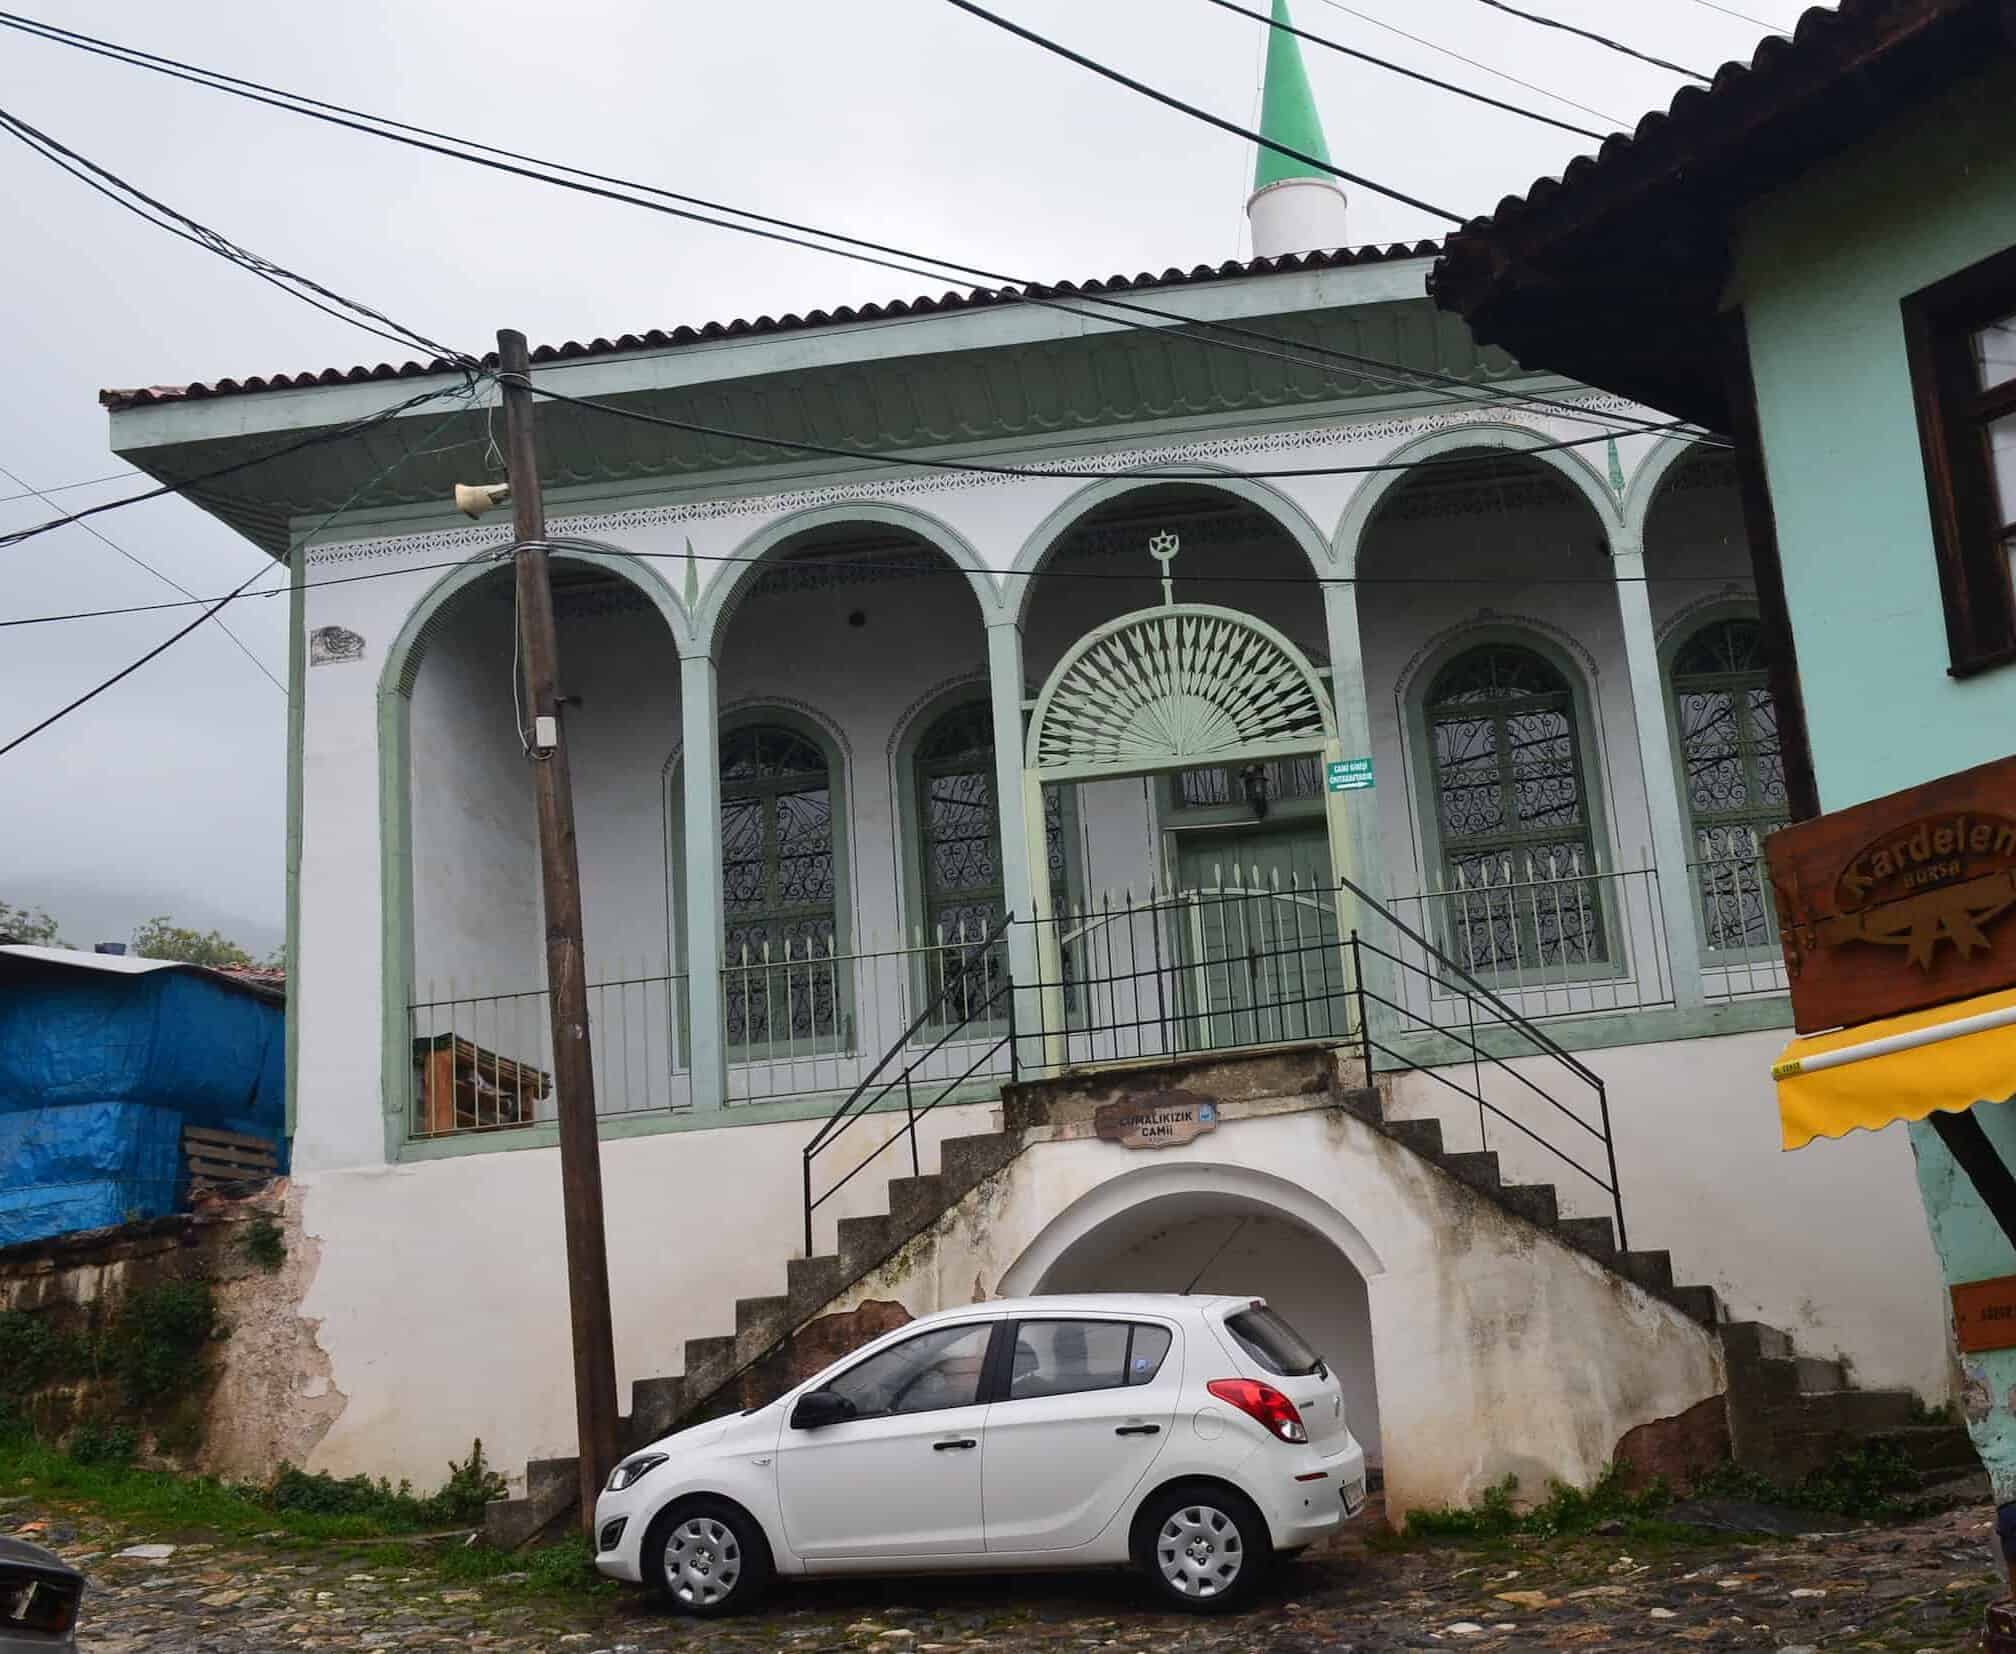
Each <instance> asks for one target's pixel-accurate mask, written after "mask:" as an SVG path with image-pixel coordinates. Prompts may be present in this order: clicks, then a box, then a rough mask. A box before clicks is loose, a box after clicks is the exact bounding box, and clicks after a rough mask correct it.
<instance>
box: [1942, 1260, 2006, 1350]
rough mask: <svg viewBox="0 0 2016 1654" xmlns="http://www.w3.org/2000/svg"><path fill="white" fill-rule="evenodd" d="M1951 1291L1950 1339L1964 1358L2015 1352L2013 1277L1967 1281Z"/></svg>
mask: <svg viewBox="0 0 2016 1654" xmlns="http://www.w3.org/2000/svg"><path fill="white" fill-rule="evenodd" d="M1952 1291H1953V1338H1954V1341H1955V1342H1956V1343H1957V1344H1958V1345H1959V1346H1960V1351H1961V1353H1962V1354H1963V1355H1973V1354H1976V1353H1978V1352H1979V1351H1981V1350H2007V1349H2016V1275H1998V1276H1996V1278H1995V1279H1994V1280H1992V1281H1968V1282H1966V1283H1965V1284H1964V1285H1961V1286H1956V1287H1954V1288H1953V1289H1952Z"/></svg>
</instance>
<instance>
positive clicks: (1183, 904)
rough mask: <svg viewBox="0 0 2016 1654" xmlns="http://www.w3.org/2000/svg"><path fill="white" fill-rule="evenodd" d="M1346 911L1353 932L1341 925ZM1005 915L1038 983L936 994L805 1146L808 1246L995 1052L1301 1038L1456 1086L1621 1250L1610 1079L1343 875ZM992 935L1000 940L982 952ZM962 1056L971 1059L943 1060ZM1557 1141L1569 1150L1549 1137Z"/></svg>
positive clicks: (1012, 1056) (995, 1062)
mask: <svg viewBox="0 0 2016 1654" xmlns="http://www.w3.org/2000/svg"><path fill="white" fill-rule="evenodd" d="M1221 878H1222V875H1221ZM1346 920H1348V921H1349V922H1351V923H1352V925H1353V928H1352V929H1350V930H1349V931H1348V932H1344V933H1342V934H1340V926H1341V924H1342V923H1343V922H1345V921H1346ZM1009 923H1010V925H1012V926H1014V927H1017V928H1021V929H1023V930H1024V932H1025V939H1026V943H1027V944H1028V945H1027V947H1026V948H1023V949H1018V950H1016V951H1017V952H1018V953H1019V952H1031V953H1033V954H1034V956H1035V958H1036V960H1037V970H1036V974H1035V976H1034V978H1033V979H1030V980H1024V981H1017V980H1015V979H1014V977H1013V975H1012V973H1011V972H1010V971H1009V970H1008V969H1007V967H1006V966H1005V965H1002V966H999V967H994V966H991V965H990V968H989V972H988V975H987V977H986V979H985V981H986V990H987V991H986V992H985V993H984V994H983V995H980V996H977V997H976V998H974V999H973V1000H972V1001H971V1003H970V1004H969V1005H968V1007H967V1008H966V1010H965V1014H963V1015H962V1016H960V1017H959V1018H958V1019H957V1020H953V1019H951V1018H949V1017H943V1016H939V1018H938V1020H937V1021H936V1022H935V1023H934V1021H933V1018H934V1016H938V1013H939V1010H940V1007H941V1006H942V1005H943V1004H944V1002H945V1000H946V998H947V995H948V993H949V991H950V989H951V986H952V985H951V984H948V985H947V988H945V989H941V992H940V994H939V995H938V996H936V997H935V998H934V1000H933V1001H932V1003H931V1004H929V1005H927V1006H926V1007H925V1009H924V1010H923V1011H922V1012H920V1013H919V1014H918V1015H917V1016H916V1017H915V1018H914V1019H913V1020H912V1021H911V1023H910V1025H909V1026H908V1028H906V1029H905V1030H904V1033H903V1035H902V1037H901V1038H899V1039H898V1040H897V1041H896V1042H895V1043H894V1044H893V1045H891V1046H890V1047H889V1049H888V1050H887V1051H886V1052H885V1053H884V1055H883V1057H882V1058H881V1060H880V1061H879V1062H877V1063H876V1065H875V1067H874V1069H873V1070H872V1071H871V1072H870V1073H869V1075H868V1076H867V1077H866V1078H865V1079H864V1080H863V1081H862V1082H861V1084H860V1085H859V1086H857V1087H856V1088H855V1090H854V1091H853V1092H852V1093H851V1094H850V1095H849V1096H848V1098H847V1099H846V1101H845V1102H844V1103H842V1105H841V1106H840V1107H839V1108H838V1109H836V1110H835V1111H834V1113H833V1115H832V1116H831V1117H830V1118H829V1119H827V1120H826V1121H825V1123H824V1124H823V1125H822V1126H821V1127H820V1128H819V1131H818V1132H817V1133H816V1134H815V1136H814V1137H813V1139H812V1141H811V1142H810V1143H808V1144H807V1145H806V1147H805V1149H804V1151H803V1156H804V1206H805V1210H804V1218H805V1246H806V1255H807V1256H808V1257H809V1256H811V1254H812V1246H813V1219H814V1215H815V1213H816V1212H817V1211H818V1210H819V1208H821V1207H822V1206H824V1205H825V1204H826V1203H827V1202H828V1201H829V1200H831V1199H832V1198H833V1197H834V1196H835V1195H837V1194H838V1193H839V1192H840V1190H841V1189H842V1188H844V1187H845V1186H846V1185H847V1184H848V1183H850V1182H851V1181H852V1180H853V1179H854V1178H855V1177H856V1176H857V1175H858V1174H859V1173H860V1172H862V1171H864V1170H865V1169H866V1168H867V1167H868V1166H869V1165H871V1164H873V1163H874V1162H875V1161H876V1160H877V1159H879V1158H880V1157H881V1156H882V1155H883V1154H885V1153H887V1152H888V1151H889V1150H890V1149H891V1148H893V1147H895V1145H896V1144H897V1143H899V1142H902V1141H905V1140H907V1142H908V1144H909V1151H910V1165H911V1170H912V1174H913V1175H921V1171H922V1154H921V1151H920V1147H919V1140H918V1132H917V1123H918V1122H919V1121H920V1120H922V1119H923V1118H924V1117H925V1116H926V1115H927V1114H929V1113H930V1112H931V1110H932V1109H934V1108H936V1107H938V1106H939V1105H940V1104H942V1103H944V1102H945V1101H947V1100H948V1099H949V1098H951V1097H952V1096H953V1095H954V1094H955V1093H956V1092H957V1090H958V1088H959V1086H960V1085H961V1084H962V1083H964V1082H965V1081H967V1080H970V1079H972V1078H973V1077H975V1076H977V1075H980V1074H982V1073H985V1072H988V1071H989V1070H990V1069H992V1070H994V1071H998V1067H999V1065H1000V1063H1001V1061H1002V1060H1003V1058H1004V1056H1005V1061H1006V1066H1007V1070H1008V1077H1009V1078H1011V1079H1017V1078H1020V1079H1029V1078H1035V1077H1039V1076H1044V1075H1049V1074H1055V1073H1059V1072H1062V1071H1063V1070H1066V1069H1069V1068H1079V1067H1084V1066H1088V1065H1095V1064H1100V1063H1109V1062H1124V1061H1130V1060H1138V1059H1143V1058H1155V1057H1177V1056H1186V1055H1195V1054H1200V1053H1204V1052H1213V1051H1227V1052H1229V1051H1236V1050H1242V1049H1253V1048H1259V1047H1267V1046H1275V1045H1281V1044H1286V1043H1295V1042H1302V1041H1315V1042H1322V1043H1329V1044H1336V1045H1344V1046H1348V1047H1355V1048H1356V1049H1357V1050H1358V1051H1359V1053H1360V1054H1361V1056H1362V1058H1363V1060H1364V1063H1365V1069H1366V1075H1367V1083H1368V1084H1369V1083H1371V1077H1372V1076H1373V1075H1374V1074H1377V1073H1388V1074H1391V1073H1397V1072H1402V1071H1405V1072H1412V1073H1417V1074H1420V1075H1423V1076H1425V1077H1426V1079H1427V1081H1428V1082H1430V1083H1432V1084H1434V1085H1436V1086H1440V1087H1443V1088H1447V1089H1449V1090H1451V1091H1453V1092H1455V1093H1457V1094H1459V1095H1461V1096H1462V1097H1464V1098H1465V1099H1466V1100H1467V1102H1468V1103H1469V1104H1470V1105H1471V1106H1473V1107H1474V1108H1475V1109H1476V1113H1477V1121H1478V1137H1479V1147H1480V1148H1489V1147H1491V1142H1490V1137H1491V1133H1492V1131H1493V1129H1494V1125H1495V1127H1496V1128H1502V1129H1501V1131H1500V1135H1501V1141H1502V1140H1503V1131H1508V1130H1509V1131H1510V1132H1512V1133H1515V1134H1516V1136H1517V1139H1518V1140H1519V1141H1520V1142H1522V1143H1530V1144H1532V1145H1534V1146H1536V1147H1537V1148H1538V1149H1540V1150H1542V1151H1544V1152H1545V1154H1546V1155H1547V1156H1549V1157H1551V1159H1552V1160H1554V1161H1558V1162H1559V1163H1561V1164H1563V1165H1565V1166H1567V1167H1568V1168H1570V1169H1571V1170H1572V1171H1574V1172H1575V1173H1576V1174H1578V1175H1579V1176H1580V1177H1581V1178H1582V1179H1584V1180H1585V1181H1586V1182H1588V1183H1589V1184H1590V1185H1592V1186H1593V1187H1594V1188H1595V1189H1597V1190H1598V1191H1600V1192H1601V1194H1602V1195H1603V1197H1604V1202H1605V1204H1606V1205H1607V1206H1608V1207H1609V1208H1610V1210H1611V1212H1612V1213H1613V1214H1614V1217H1615V1221H1616V1225H1617V1236H1618V1244H1619V1246H1620V1247H1621V1246H1623V1245H1624V1244H1625V1231H1624V1209H1623V1197H1622V1194H1621V1191H1620V1188H1619V1184H1618V1178H1617V1157H1616V1148H1615V1143H1614V1140H1613V1138H1612V1135H1611V1128H1610V1109H1609V1100H1608V1096H1607V1093H1606V1091H1605V1088H1604V1083H1603V1080H1602V1078H1601V1076H1600V1075H1598V1074H1597V1073H1595V1071H1594V1070H1592V1069H1591V1068H1589V1067H1588V1066H1587V1065H1586V1064H1584V1063H1582V1062H1580V1061H1579V1060H1578V1059H1576V1058H1575V1057H1574V1056H1572V1055H1570V1054H1569V1052H1568V1051H1567V1050H1566V1049H1564V1048H1563V1047H1562V1046H1561V1045H1560V1044H1559V1042H1557V1041H1556V1040H1554V1039H1553V1038H1551V1037H1550V1036H1549V1035H1547V1034H1546V1033H1545V1032H1543V1031H1542V1030H1541V1029H1540V1028H1539V1027H1538V1026H1536V1024H1535V1022H1534V1020H1533V1019H1532V1018H1531V1017H1529V1016H1527V1015H1526V1014H1525V1013H1524V1012H1522V1011H1521V1010H1520V1009H1519V1007H1518V1006H1517V1005H1516V1004H1515V1003H1514V1002H1513V1001H1512V1000H1511V999H1510V998H1509V997H1507V996H1505V995H1502V994H1500V993H1498V992H1497V991H1495V990H1494V989H1493V988H1492V987H1490V986H1489V985H1487V984H1486V983H1485V982H1484V981H1483V980H1481V979H1480V978H1479V977H1478V976H1476V975H1475V974H1473V973H1472V972H1471V971H1469V970H1467V969H1466V968H1465V967H1464V966H1463V964H1462V963H1461V962H1460V961H1458V960H1457V959H1456V958H1454V957H1453V956H1452V955H1450V954H1449V953H1448V952H1446V951H1445V950H1443V949H1442V948H1441V947H1440V946H1438V945H1437V944H1436V943H1435V942H1434V941H1432V940H1431V939H1430V938H1429V937H1428V936H1427V935H1425V934H1424V933H1423V932H1421V931H1419V930H1417V929H1415V928H1414V927H1413V926H1411V925H1409V924H1408V923H1407V922H1406V921H1405V920H1403V919H1401V918H1400V917H1399V916H1398V915H1397V914H1395V913H1393V912H1391V911H1390V910H1389V909H1387V908H1386V907H1384V906H1382V905H1381V904H1380V903H1378V902H1377V901H1375V900H1374V899H1373V898H1372V897H1371V896H1370V895H1368V894H1367V893H1366V892H1364V891H1363V890H1361V889H1360V888H1359V887H1358V886H1357V885H1355V884H1353V883H1351V881H1349V880H1343V881H1340V882H1339V883H1338V884H1336V885H1329V884H1305V883H1303V882H1302V881H1300V880H1298V879H1296V878H1294V877H1290V878H1288V879H1287V880H1285V881H1284V880H1281V879H1279V878H1278V877H1275V876H1272V875H1262V874H1261V873H1260V872H1259V871H1258V870H1248V871H1247V872H1245V873H1244V874H1237V873H1235V875H1234V880H1233V882H1232V883H1230V884H1223V885H1221V887H1220V888H1216V889H1211V890H1188V891H1182V892H1176V893H1157V892H1152V891H1151V892H1150V893H1148V894H1147V896H1145V897H1144V898H1140V899H1136V898H1134V897H1132V896H1128V895H1123V896H1120V897H1117V898H1112V899H1108V900H1104V901H1100V902H1094V903H1086V904H1080V905H1075V906H1072V907H1069V908H1067V909H1066V910H1065V911H1063V912H1061V913H1058V914H1055V915H1052V916H1047V917H1042V918H1037V919H1034V920H1011V921H1009ZM997 941H998V933H997V934H996V935H992V936H990V938H989V941H988V957H989V958H990V959H992V958H995V957H997V954H996V952H995V949H996V943H997ZM1409 1036H1416V1037H1412V1038H1410V1037H1409ZM953 1048H956V1049H957V1050H958V1051H960V1053H961V1055H962V1062H963V1066H962V1063H944V1062H942V1060H941V1053H943V1052H945V1051H946V1050H948V1049H953ZM933 1062H938V1063H939V1067H938V1068H937V1069H935V1070H934V1071H933V1072H932V1075H931V1086H932V1087H934V1088H935V1089H934V1090H932V1091H931V1094H930V1095H929V1096H928V1097H926V1098H925V1099H924V1101H923V1102H922V1104H921V1106H920V1103H919V1095H920V1088H919V1079H920V1076H921V1074H922V1073H923V1071H924V1070H925V1068H926V1067H927V1065H930V1064H932V1063H933ZM1487 1076H1488V1078H1489V1080H1490V1083H1489V1084H1487ZM899 1096H900V1097H901V1099H902V1104H903V1109H904V1118H903V1121H902V1123H901V1124H900V1125H898V1126H897V1128H896V1130H895V1131H894V1132H892V1133H891V1134H890V1135H889V1136H888V1137H886V1138H885V1139H884V1140H883V1141H881V1142H880V1143H878V1144H877V1145H876V1146H875V1147H874V1148H872V1149H871V1150H870V1151H869V1152H868V1153H867V1154H866V1155H865V1156H863V1157H862V1158H861V1159H859V1160H858V1161H856V1162H855V1163H854V1164H853V1165H852V1166H851V1167H850V1168H849V1169H848V1170H847V1171H846V1172H845V1173H844V1174H843V1175H842V1176H840V1177H839V1178H837V1179H835V1180H834V1181H833V1182H831V1183H830V1184H828V1185H827V1186H826V1187H825V1188H824V1189H823V1190H822V1191H819V1192H816V1193H815V1190H814V1169H815V1163H816V1162H817V1161H818V1160H819V1159H820V1157H821V1156H823V1155H825V1154H827V1153H828V1152H830V1151H831V1150H832V1149H833V1148H834V1147H835V1145H836V1144H837V1143H838V1142H839V1141H841V1140H842V1138H843V1137H845V1136H846V1135H847V1133H848V1132H849V1131H850V1130H852V1129H853V1128H855V1127H857V1126H858V1124H859V1122H861V1121H862V1120H863V1119H865V1118H866V1117H867V1116H868V1115H870V1114H871V1113H872V1112H874V1111H876V1110H877V1109H878V1108H879V1109H888V1108H891V1107H893V1105H894V1101H895V1099H896V1098H897V1097H899ZM1564 1134H1565V1142H1566V1143H1567V1145H1568V1146H1566V1147H1564V1146H1563V1142H1561V1141H1556V1138H1557V1137H1564Z"/></svg>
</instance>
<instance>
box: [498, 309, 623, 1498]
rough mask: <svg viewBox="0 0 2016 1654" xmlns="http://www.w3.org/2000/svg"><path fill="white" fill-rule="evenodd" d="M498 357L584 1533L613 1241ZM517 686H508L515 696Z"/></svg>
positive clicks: (517, 403)
mask: <svg viewBox="0 0 2016 1654" xmlns="http://www.w3.org/2000/svg"><path fill="white" fill-rule="evenodd" d="M497 355H498V357H499V367H500V370H501V371H500V375H499V380H500V383H501V385H502V388H503V396H504V447H505V465H506V467H507V470H508V473H509V477H510V482H511V512H512V517H513V519H514V526H515V528H516V530H517V536H518V548H517V552H516V554H515V558H514V561H515V564H516V574H517V581H518V639H519V649H520V653H521V654H522V655H523V657H524V661H525V701H526V707H525V716H526V718H527V719H528V721H529V724H530V728H531V731H532V735H531V739H532V790H533V794H534V796H535V797H536V798H537V800H538V806H539V865H540V868H541V870H542V872H543V875H544V884H545V892H546V982H547V986H548V988H549V990H550V994H549V1005H550V1009H551V1012H552V1017H553V1081H554V1087H555V1091H556V1093H557V1099H558V1107H559V1114H560V1199H561V1205H562V1208H563V1210H564V1212H565V1214H566V1222H567V1290H568V1304H569V1308H570V1310H571V1312H572V1318H573V1325H574V1423H575V1430H576V1433H577V1434H578V1436H579V1438H580V1443H581V1526H582V1530H583V1531H584V1532H586V1531H588V1530H589V1529H590V1528H591V1527H592V1526H593V1524H594V1520H595V1497H596V1495H597V1494H599V1493H600V1492H601V1491H602V1484H603V1482H604V1481H605V1480H606V1479H607V1477H608V1475H609V1472H610V1470H611V1469H613V1468H614V1466H615V1464H616V1352H615V1344H614V1339H613V1336H612V1333H611V1330H610V1317H609V1244H608V1239H607V1237H606V1235H605V1233H604V1230H603V1224H602V1148H601V1143H600V1140H599V1139H598V1137H597V1135H596V1131H595V1070H594V1066H593V1063H592V1061H591V1057H590V1048H589V1037H588V978H587V965H586V963H585V960H584V956H583V951H582V946H581V863H580V858H579V855H578V852H577V850H576V847H575V842H574V783H573V778H572V776H571V774H570V772H569V770H568V765H567V742H566V738H565V728H564V725H565V720H564V718H563V716H562V713H561V707H560V694H559V689H558V687H557V680H558V678H559V672H560V651H559V643H558V639H557V637H556V634H555V631H554V626H553V585H552V581H551V579H550V578H549V576H548V573H547V567H546V548H545V538H546V506H545V502H544V500H543V499H542V498H541V497H540V493H539V452H538V442H537V438H536V435H535V433H534V429H533V402H532V386H531V380H530V378H529V377H528V373H529V369H530V362H529V361H528V359H527V356H526V351H525V335H524V334H522V333H517V332H513V331H511V330H509V329H504V330H501V331H500V332H499V333H498V335H497ZM517 687H518V686H517V685H515V684H514V685H513V686H512V689H513V692H514V693H516V691H517Z"/></svg>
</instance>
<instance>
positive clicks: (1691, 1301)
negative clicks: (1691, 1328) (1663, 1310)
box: [1660, 1286, 1722, 1327]
mask: <svg viewBox="0 0 2016 1654" xmlns="http://www.w3.org/2000/svg"><path fill="white" fill-rule="evenodd" d="M1660 1296H1661V1297H1662V1298H1664V1299H1665V1300H1666V1302H1667V1303H1669V1304H1671V1305H1672V1306H1673V1307H1674V1308H1675V1309H1677V1310H1678V1311H1679V1312H1680V1313H1681V1314H1682V1315H1685V1316H1688V1317H1689V1318H1691V1319H1693V1320H1696V1321H1699V1322H1700V1323H1701V1324H1702V1325H1703V1326H1704V1327H1713V1326H1719V1325H1720V1324H1721V1321H1722V1299H1721V1297H1720V1295H1719V1294H1718V1293H1717V1292H1716V1291H1715V1289H1714V1288H1713V1287H1712V1286H1675V1287H1668V1288H1667V1289H1666V1291H1664V1292H1663V1293H1661V1294H1660Z"/></svg>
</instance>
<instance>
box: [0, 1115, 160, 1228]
mask: <svg viewBox="0 0 2016 1654" xmlns="http://www.w3.org/2000/svg"><path fill="white" fill-rule="evenodd" d="M0 1167H5V1168H6V1171H5V1173H4V1181H0V1246H12V1245H14V1244H15V1243H16V1242H18V1241H29V1240H40V1239H41V1238H42V1237H43V1236H45V1235H59V1234H63V1233H66V1232H67V1231H70V1230H73V1229H99V1228H103V1227H105V1226H107V1225H109V1224H114V1223H128V1222H131V1221H133V1220H134V1219H136V1218H153V1217H160V1216H162V1215H163V1214H164V1213H168V1212H172V1211H174V1210H175V1207H176V1200H177V1196H178V1194H179V1192H180V1191H179V1189H178V1187H177V1184H178V1180H179V1178H180V1175H181V1170H182V1116H181V1115H180V1114H178V1113H177V1112H176V1111H175V1110H174V1109H172V1108H150V1107H148V1106H147V1105H145V1104H143V1103H68V1104H65V1105H63V1106H61V1107H58V1108H34V1109H21V1110H17V1111H15V1112H13V1113H9V1114H0Z"/></svg>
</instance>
